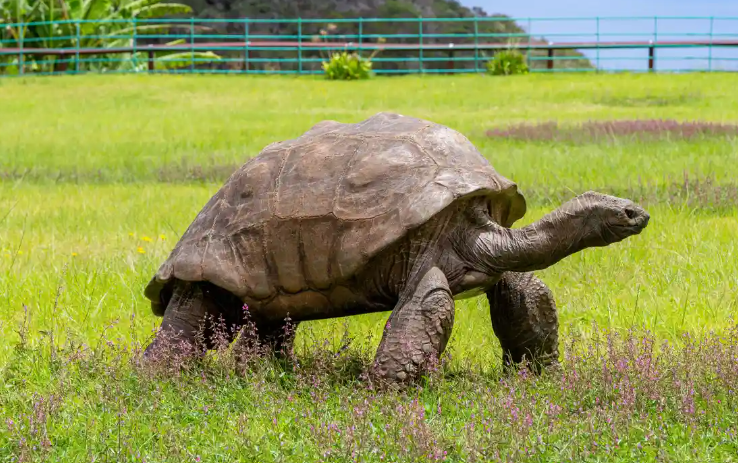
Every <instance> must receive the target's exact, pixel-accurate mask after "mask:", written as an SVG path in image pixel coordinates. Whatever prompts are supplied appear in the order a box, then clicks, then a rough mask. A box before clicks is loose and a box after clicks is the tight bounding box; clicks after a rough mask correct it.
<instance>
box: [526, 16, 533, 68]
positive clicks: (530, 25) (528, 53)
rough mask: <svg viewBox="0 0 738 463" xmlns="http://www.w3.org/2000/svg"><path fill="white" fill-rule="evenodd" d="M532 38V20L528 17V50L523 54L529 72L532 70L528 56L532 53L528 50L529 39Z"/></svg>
mask: <svg viewBox="0 0 738 463" xmlns="http://www.w3.org/2000/svg"><path fill="white" fill-rule="evenodd" d="M532 38H533V20H532V19H531V18H530V16H529V17H528V50H527V51H526V53H525V64H527V65H528V69H530V70H531V71H532V70H533V66H532V65H531V63H530V56H531V55H532V54H533V51H532V50H531V48H530V45H531V42H530V41H531V39H532Z"/></svg>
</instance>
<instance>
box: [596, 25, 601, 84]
mask: <svg viewBox="0 0 738 463" xmlns="http://www.w3.org/2000/svg"><path fill="white" fill-rule="evenodd" d="M596 72H600V17H599V16H597V71H596Z"/></svg>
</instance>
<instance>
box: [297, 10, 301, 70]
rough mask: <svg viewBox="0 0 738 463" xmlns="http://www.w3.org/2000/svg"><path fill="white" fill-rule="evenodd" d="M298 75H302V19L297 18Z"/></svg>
mask: <svg viewBox="0 0 738 463" xmlns="http://www.w3.org/2000/svg"><path fill="white" fill-rule="evenodd" d="M297 74H302V18H297Z"/></svg>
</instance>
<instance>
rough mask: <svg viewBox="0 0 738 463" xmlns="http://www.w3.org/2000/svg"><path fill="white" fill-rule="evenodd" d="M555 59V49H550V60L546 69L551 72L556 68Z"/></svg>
mask: <svg viewBox="0 0 738 463" xmlns="http://www.w3.org/2000/svg"><path fill="white" fill-rule="evenodd" d="M548 44H549V45H551V42H549V43H548ZM553 57H554V49H553V48H549V49H548V60H547V61H546V67H547V68H548V69H550V70H553V68H554V59H553Z"/></svg>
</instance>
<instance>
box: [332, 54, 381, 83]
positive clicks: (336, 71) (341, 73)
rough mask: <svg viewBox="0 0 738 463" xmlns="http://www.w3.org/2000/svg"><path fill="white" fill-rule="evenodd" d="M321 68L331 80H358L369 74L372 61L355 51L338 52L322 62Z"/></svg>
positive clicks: (366, 77) (367, 76)
mask: <svg viewBox="0 0 738 463" xmlns="http://www.w3.org/2000/svg"><path fill="white" fill-rule="evenodd" d="M323 70H324V71H325V75H326V77H327V78H328V79H331V80H359V79H368V78H369V77H370V76H371V71H372V62H371V60H369V59H365V58H362V57H361V56H359V55H358V54H357V53H348V52H345V51H344V52H340V53H334V54H333V55H331V57H330V58H329V60H328V61H324V62H323Z"/></svg>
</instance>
